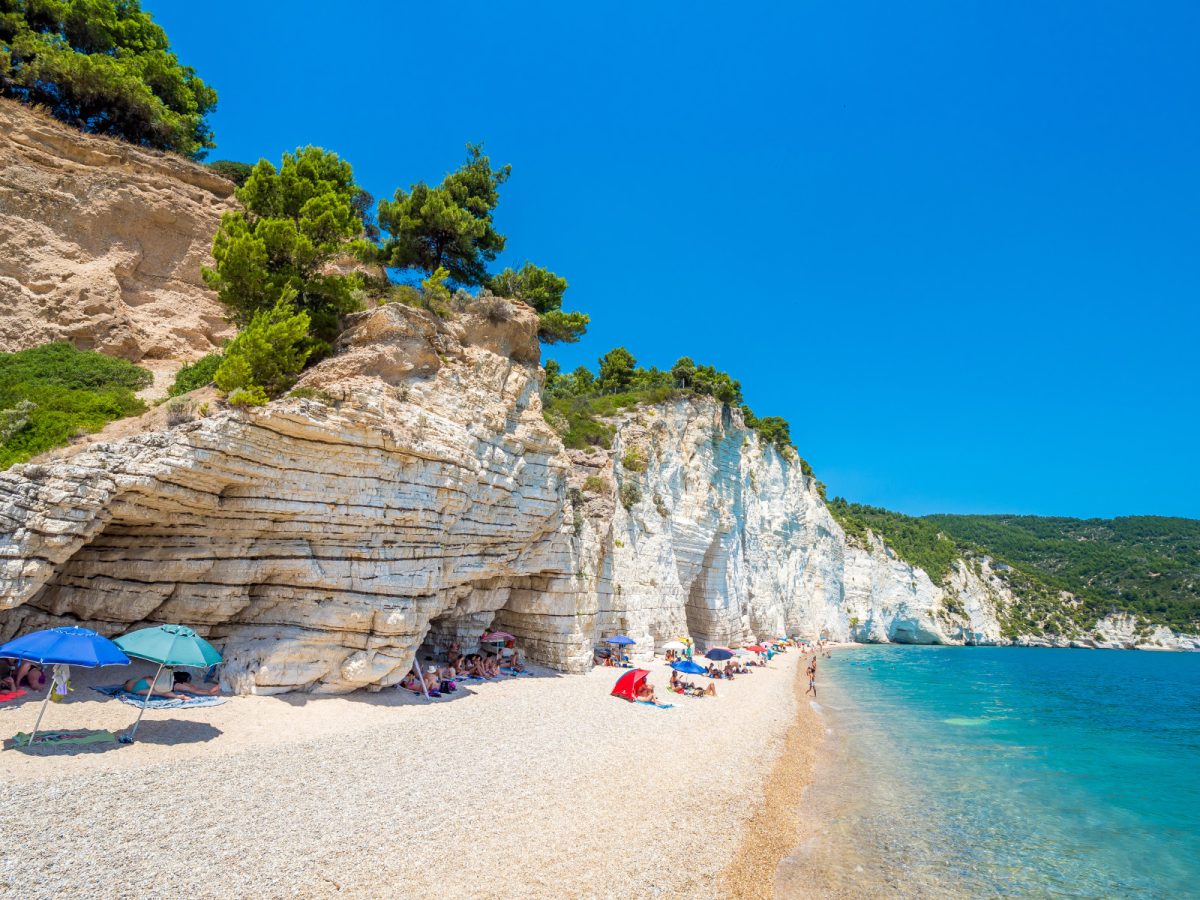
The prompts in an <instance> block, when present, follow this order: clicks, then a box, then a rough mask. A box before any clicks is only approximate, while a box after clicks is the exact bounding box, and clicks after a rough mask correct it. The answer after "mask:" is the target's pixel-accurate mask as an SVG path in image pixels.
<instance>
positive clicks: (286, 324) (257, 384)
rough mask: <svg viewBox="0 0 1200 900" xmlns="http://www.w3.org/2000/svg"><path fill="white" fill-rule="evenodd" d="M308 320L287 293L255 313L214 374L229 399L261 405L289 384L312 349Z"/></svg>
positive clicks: (242, 403) (236, 402) (218, 384)
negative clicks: (267, 307) (268, 308)
mask: <svg viewBox="0 0 1200 900" xmlns="http://www.w3.org/2000/svg"><path fill="white" fill-rule="evenodd" d="M308 323H309V317H308V313H306V312H297V311H296V308H295V307H294V306H292V304H291V302H290V298H289V297H287V296H285V297H283V298H281V299H280V300H278V301H277V302H276V303H275V306H274V307H273V308H272V309H270V310H264V311H261V312H257V313H255V314H254V318H253V319H252V320H251V322H250V324H249V325H248V326H246V328H245V330H244V331H242V333H241V334H239V335H238V336H237V337H236V338H234V339H233V342H232V343H230V345H229V346H228V348H226V351H225V358H224V360H222V362H221V364H220V366H218V367H217V371H216V375H215V376H214V380H215V381H216V383H217V387H218V388H220V389H221V390H222V391H224V392H225V393H226V394H228V395H229V398H228V399H229V402H230V403H233V404H234V405H260V404H261V403H266V402H267V400H268V399H269V398H271V397H277V396H279V395H280V394H282V393H283V392H284V391H286V390H287V389H288V388H290V387H291V386H292V384H293V383H294V382H295V380H296V377H297V376H298V375H299V374H300V371H301V370H302V369H303V368H304V362H305V360H306V359H308V355H309V353H310V352H311V350H312V346H311V344H310V342H309V340H308ZM235 392H236V399H235Z"/></svg>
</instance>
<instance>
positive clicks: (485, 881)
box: [0, 650, 820, 898]
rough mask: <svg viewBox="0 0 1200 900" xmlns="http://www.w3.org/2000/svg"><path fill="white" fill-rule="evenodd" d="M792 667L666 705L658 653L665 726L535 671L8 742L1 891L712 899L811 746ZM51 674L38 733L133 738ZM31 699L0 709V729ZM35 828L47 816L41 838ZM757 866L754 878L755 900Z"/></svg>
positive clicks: (82, 679) (785, 662) (656, 679)
mask: <svg viewBox="0 0 1200 900" xmlns="http://www.w3.org/2000/svg"><path fill="white" fill-rule="evenodd" d="M805 659H806V657H805V656H804V655H803V654H801V653H799V652H797V651H796V650H791V651H789V652H788V653H786V654H784V655H782V656H777V657H776V658H775V659H774V660H772V662H771V664H770V666H769V668H767V669H759V670H756V671H755V673H754V674H753V675H749V676H740V677H738V678H736V679H735V680H734V681H732V682H726V681H720V682H717V691H718V696H717V697H716V698H715V699H711V698H704V699H696V698H686V697H678V696H676V695H669V694H667V693H666V691H665V684H666V678H667V673H668V669H667V668H666V665H665V664H664V663H663V661H662V660H661V659H659V660H656V661H655V662H654V663H652V664H650V665H647V666H645V668H648V669H649V670H650V671H651V673H652V674H651V679H650V680H651V682H652V683H653V684H654V685H655V686H656V688H657V689H658V691H659V694H660V697H661V699H663V700H664V701H665V702H669V703H672V704H674V707H675V708H673V709H666V710H656V709H653V708H648V707H641V706H636V705H634V704H629V703H627V702H625V701H621V700H618V699H615V698H613V697H611V696H609V692H610V691H611V688H612V685H613V683H614V682H615V680H616V678H617V677H618V675H619V674H620V673H619V672H618V671H614V670H612V669H594V670H592V671H591V672H589V673H585V674H581V675H560V674H558V673H552V672H549V671H539V673H538V675H537V676H536V677H528V678H515V679H511V678H510V679H505V680H503V681H499V682H487V683H483V684H478V685H471V686H468V687H467V688H466V689H464V690H460V691H459V692H457V693H456V694H452V695H450V696H449V697H446V698H443V699H441V700H436V701H433V702H425V701H423V700H420V699H417V698H412V697H406V696H404V695H402V694H400V693H399V692H397V691H391V692H380V693H378V694H367V695H350V696H347V697H320V696H314V695H280V696H274V697H262V696H250V697H234V698H231V700H230V702H228V703H226V704H224V705H222V706H215V707H200V708H192V709H175V710H161V711H160V710H151V711H148V712H147V714H146V717H145V719H143V721H142V724H141V728H140V730H139V732H138V743H137V744H134V745H132V746H118V747H112V748H107V749H89V750H87V751H85V752H77V753H75V754H65V753H62V752H50V753H47V752H46V751H40V752H38V753H37V754H28V755H27V754H25V753H23V752H22V751H19V750H11V749H6V750H4V751H0V773H2V777H0V802H3V803H5V804H6V805H7V806H8V808H10V809H30V810H36V811H37V812H36V815H33V816H29V817H22V816H18V817H15V818H14V821H13V827H12V828H10V829H9V840H10V842H11V844H10V846H12V847H13V848H15V849H16V852H14V853H11V854H6V855H5V862H4V865H3V866H2V867H0V893H3V892H4V890H5V889H15V888H16V887H17V886H20V887H21V888H22V889H23V890H24V891H25V892H26V894H27V896H30V897H40V896H52V895H61V894H63V893H68V894H69V893H75V892H77V891H78V888H79V886H80V884H82V881H81V879H83V878H84V877H85V876H84V875H83V874H82V870H80V869H79V868H78V865H70V866H67V865H64V864H63V861H64V860H74V861H76V862H77V863H79V864H83V865H85V866H86V870H87V875H86V879H87V883H88V885H89V887H90V888H91V889H92V890H94V891H99V892H103V893H110V894H114V895H116V894H121V893H122V892H125V893H128V891H129V886H131V885H138V886H139V887H138V893H141V894H152V895H171V896H175V895H184V894H186V895H190V896H196V897H209V896H213V897H216V896H230V895H234V896H241V895H247V894H254V895H256V896H267V897H276V896H279V897H282V896H293V895H295V894H303V895H305V896H342V897H345V896H356V897H358V896H368V897H370V896H381V895H390V896H395V895H397V894H401V895H405V896H416V895H426V894H431V893H432V894H437V895H443V894H452V893H464V892H465V893H469V894H471V895H473V896H479V897H497V898H500V897H510V896H514V895H519V896H523V897H534V898H540V897H546V898H551V897H561V896H574V897H617V896H621V897H627V896H658V897H680V898H685V897H686V898H700V897H710V896H713V895H715V894H716V893H718V892H719V891H720V890H721V885H723V884H725V883H728V877H729V876H732V875H734V874H735V873H736V872H737V871H740V869H739V868H737V867H738V866H739V861H738V855H739V854H741V853H742V852H743V849H744V846H745V845H746V844H745V842H746V841H747V840H751V841H753V840H761V839H762V838H763V837H764V835H766V836H769V828H770V826H771V823H772V822H773V821H774V820H773V819H764V818H763V810H764V809H766V810H780V809H785V808H786V807H787V804H786V802H785V801H786V800H788V799H789V797H790V795H788V794H786V793H784V792H783V788H784V787H785V784H784V781H783V780H782V779H781V778H780V777H779V773H780V772H781V771H786V770H784V769H781V768H780V767H781V766H784V765H785V764H786V763H787V761H788V760H790V759H792V758H793V757H795V756H796V755H797V753H796V748H797V747H800V750H801V755H803V752H804V748H805V747H806V746H807V745H808V744H811V743H812V741H813V740H814V739H815V738H816V736H817V735H818V734H819V733H820V731H819V730H817V729H807V730H806V729H804V728H799V729H798V724H800V723H803V722H805V721H807V720H808V717H810V716H815V713H813V712H812V710H811V708H810V707H808V705H807V703H803V704H801V703H798V702H797V701H798V700H799V699H800V695H801V693H802V691H803V684H804V683H803V680H802V678H800V677H798V670H800V669H802V668H803V665H802V664H801V662H802V660H805ZM72 674H73V681H74V682H75V692H74V693H73V694H71V695H70V698H69V699H68V701H66V702H65V703H62V704H52V705H51V706H50V708H49V710H48V712H47V714H46V715H47V722H46V723H44V725H45V726H48V727H52V728H61V727H83V728H109V729H111V730H114V731H116V730H118V729H123V728H126V727H128V725H130V724H131V723H132V720H133V718H134V717H135V715H136V712H137V710H136V709H135V708H134V707H131V706H126V705H125V704H121V703H119V702H116V701H112V700H107V699H105V698H103V697H101V695H99V694H96V693H95V692H93V691H91V690H90V687H88V686H87V685H88V684H90V683H107V682H113V681H116V680H119V678H120V677H122V676H125V677H128V676H127V675H126V672H125V671H124V670H123V671H122V672H121V673H120V675H117V676H114V675H113V673H112V672H111V671H110V672H108V673H107V674H104V673H103V670H101V672H100V673H84V672H78V671H73V673H72ZM129 674H134V673H129ZM35 706H36V703H34V704H30V703H22V704H19V705H17V706H16V707H10V706H7V705H6V706H0V735H3V736H4V737H6V738H7V737H11V735H12V734H13V733H15V732H16V731H18V730H21V731H27V730H28V727H29V725H30V724H31V723H32V719H33V717H34V716H35V714H36V709H35ZM763 797H766V798H767V803H766V805H765V807H764V805H763V802H762V798H763ZM47 823H62V828H61V833H59V834H58V835H57V836H56V838H55V840H54V841H53V842H51V844H50V845H49V846H47V845H46V842H45V836H46V831H45V828H46V824H47ZM783 843H785V842H779V845H778V846H776V847H774V848H773V849H771V850H770V853H775V852H778V851H779V850H780V849H781V848H782V849H784V850H786V849H788V848H787V847H783ZM790 843H791V844H794V841H792V842H790ZM789 846H790V844H789ZM130 847H135V848H137V850H136V852H126V851H125V850H124V849H120V848H130ZM114 851H115V852H114ZM771 858H772V857H771V855H769V854H768V855H767V856H762V855H759V856H757V857H755V859H756V860H758V862H757V863H756V865H757V866H758V868H755V869H754V870H753V871H752V872H751V877H753V878H754V879H755V880H756V881H758V880H761V882H762V883H764V884H765V885H766V888H765V889H766V890H769V886H770V883H771V874H772V873H771V872H770V871H768V870H767V865H769V861H770V859H771ZM467 859H470V860H471V862H470V864H469V865H465V864H464V863H465V861H466V860H467ZM763 860H766V863H765V864H764V862H763ZM760 872H766V875H765V876H762V878H761V879H760V877H759V875H758V874H757V873H760ZM726 873H728V874H726ZM738 896H764V895H763V894H761V893H759V894H754V895H750V894H738Z"/></svg>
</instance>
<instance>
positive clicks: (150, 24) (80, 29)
mask: <svg viewBox="0 0 1200 900" xmlns="http://www.w3.org/2000/svg"><path fill="white" fill-rule="evenodd" d="M0 96H4V97H10V98H13V99H15V100H19V101H21V102H23V103H28V104H31V105H35V106H41V107H44V108H45V109H47V110H48V111H49V112H50V114H51V115H53V116H54V117H55V118H57V119H59V120H61V121H63V122H66V123H67V124H69V125H72V126H74V127H76V128H79V129H80V130H81V131H86V132H90V133H92V134H105V135H110V136H112V137H117V138H121V139H123V140H126V141H129V142H131V143H134V144H138V145H140V146H143V147H153V148H155V149H158V150H169V151H173V152H175V153H179V154H182V155H183V156H188V157H192V158H195V159H199V158H201V157H203V156H204V154H205V153H206V152H207V151H208V150H210V149H211V148H212V147H215V146H216V144H214V143H213V138H212V131H211V129H210V128H209V127H208V123H207V119H206V117H207V116H208V114H209V113H210V112H212V111H213V110H214V109H215V108H216V105H217V94H216V91H214V90H213V89H212V88H211V87H209V86H208V85H207V84H205V83H204V82H203V81H202V80H201V79H200V78H199V77H198V76H197V75H196V72H195V70H194V69H193V68H192V67H190V66H185V65H183V64H181V63H180V62H179V59H178V57H177V56H176V55H175V53H174V52H172V50H171V47H170V44H169V43H168V41H167V35H166V33H165V32H164V31H163V30H162V29H161V28H160V27H159V26H158V25H156V24H155V23H154V21H153V20H152V19H151V17H150V14H149V13H146V12H143V11H142V9H141V7H140V5H139V3H138V0H121V2H114V0H0Z"/></svg>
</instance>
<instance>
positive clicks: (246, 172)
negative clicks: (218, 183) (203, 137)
mask: <svg viewBox="0 0 1200 900" xmlns="http://www.w3.org/2000/svg"><path fill="white" fill-rule="evenodd" d="M206 165H207V166H208V167H209V168H210V169H212V170H213V171H214V172H216V173H217V174H218V175H220V176H221V177H222V178H228V179H229V180H230V181H232V182H233V183H234V184H236V185H237V186H238V187H241V186H242V185H243V184H245V183H246V179H247V178H249V177H250V174H251V173H252V172H253V171H254V166H252V165H250V163H244V162H235V161H234V160H232V159H218V160H214V161H213V162H210V163H206Z"/></svg>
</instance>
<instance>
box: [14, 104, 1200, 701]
mask: <svg viewBox="0 0 1200 900" xmlns="http://www.w3.org/2000/svg"><path fill="white" fill-rule="evenodd" d="M0 174H2V176H3V177H0V242H2V244H3V246H4V251H5V252H4V253H3V254H2V255H0V350H16V349H21V348H24V347H29V346H34V345H37V344H40V343H44V342H46V341H49V340H55V339H67V340H71V341H73V342H74V343H76V344H77V345H78V346H81V347H85V348H94V349H98V350H103V351H105V352H108V353H112V354H117V355H121V356H124V357H126V358H128V359H131V360H135V361H141V362H143V363H145V364H147V365H148V366H150V367H151V368H155V369H156V372H157V371H158V368H162V369H163V371H164V372H165V371H166V369H167V368H169V367H173V366H174V365H177V364H178V363H179V362H182V361H187V360H189V359H193V358H196V357H198V356H200V355H202V354H204V353H207V352H209V351H211V350H212V349H214V347H215V346H216V345H217V344H219V342H220V341H221V340H222V339H223V338H224V337H227V336H229V329H228V326H227V325H226V323H225V322H224V318H223V310H222V309H221V307H220V304H219V302H218V301H217V299H216V297H215V296H214V295H213V294H212V293H211V292H209V291H208V290H207V288H206V287H205V286H204V284H203V282H202V280H201V278H200V266H201V265H202V264H204V263H206V262H208V261H209V256H208V253H209V246H210V244H211V240H212V235H213V233H214V231H215V230H216V227H217V223H218V220H219V218H220V216H221V214H222V212H223V211H225V210H227V209H231V208H232V206H233V201H232V198H231V195H232V185H231V184H230V183H228V182H226V181H224V180H223V179H220V178H218V177H216V176H215V175H213V174H212V173H211V172H209V171H208V170H207V169H204V168H203V167H201V166H196V165H194V164H191V163H188V162H185V161H182V160H179V159H176V158H173V157H169V156H163V155H159V154H154V153H151V152H147V151H144V150H139V149H137V148H134V147H129V146H127V145H124V144H121V143H117V142H113V141H106V140H101V139H97V138H92V137H85V136H82V135H79V134H77V133H76V132H74V131H71V130H70V129H67V128H64V127H63V126H61V125H59V124H57V123H55V122H53V121H50V120H48V119H45V118H43V117H41V116H39V115H37V114H35V113H31V112H30V111H28V110H26V109H25V108H24V107H21V106H18V105H15V104H12V103H9V102H7V101H0ZM339 265H347V266H350V265H355V264H353V263H351V262H348V261H343V262H342V263H339ZM374 274H377V273H374ZM477 306H478V308H477V309H476V310H474V311H472V310H468V311H467V312H466V313H464V314H463V315H462V316H460V317H458V318H457V319H455V320H454V321H452V322H443V321H440V320H438V319H436V318H434V317H432V316H431V315H429V314H428V313H425V312H422V311H418V310H414V309H410V308H408V307H404V306H397V305H392V306H385V307H382V308H380V309H377V310H374V311H371V312H367V313H362V314H359V315H358V316H356V317H354V320H353V321H352V322H351V324H350V327H349V328H348V329H347V331H346V332H345V334H344V336H343V338H342V339H341V342H340V345H339V347H338V348H337V349H338V353H337V355H335V356H333V357H331V358H330V359H328V360H326V361H324V362H322V363H321V364H320V365H318V366H316V367H314V368H313V369H312V370H310V371H309V372H307V373H306V374H305V376H304V379H303V381H302V382H301V384H300V385H299V387H302V388H308V389H309V390H308V391H307V392H303V391H302V392H301V395H300V396H299V397H293V398H290V399H286V398H285V399H282V400H278V401H276V402H274V403H271V404H270V405H268V406H266V407H264V408H262V409H259V410H252V411H236V410H231V409H227V408H224V407H223V406H222V405H221V404H220V402H219V401H218V400H217V399H216V398H215V397H214V396H213V395H212V394H211V393H209V394H206V395H204V396H203V397H196V398H194V399H193V401H192V412H191V413H190V414H182V415H180V414H177V413H176V412H174V411H172V410H167V409H165V408H162V409H159V410H155V411H152V412H150V413H147V415H146V416H144V417H143V418H142V420H141V421H138V422H135V421H131V420H125V421H123V422H119V423H114V424H113V425H112V426H110V428H108V429H106V430H105V432H102V433H101V434H100V435H99V436H96V437H94V438H93V439H90V440H89V441H87V442H85V443H80V444H77V445H76V446H73V447H70V448H64V449H63V450H60V451H56V452H55V453H52V454H50V455H49V456H48V459H47V461H45V462H43V463H38V464H28V465H24V466H16V467H14V468H12V469H11V470H9V471H8V472H3V473H0V639H7V638H9V637H11V636H12V635H14V634H16V633H18V632H22V631H27V630H31V629H34V628H38V627H45V626H48V625H52V624H59V623H84V624H87V625H89V626H91V627H93V628H96V629H97V630H99V631H102V632H104V633H108V634H117V633H121V632H124V631H126V630H128V629H129V628H130V627H135V626H139V625H142V624H150V623H159V622H181V623H184V624H188V625H191V626H193V627H195V628H197V629H198V630H199V631H201V632H202V633H204V634H206V635H207V636H208V637H209V638H210V639H211V640H213V641H214V642H215V643H217V644H218V645H219V646H220V647H221V648H222V650H223V652H224V654H225V657H226V660H227V665H226V666H225V667H224V670H223V678H224V680H225V682H226V684H227V686H228V687H230V688H232V689H235V690H239V691H257V692H274V691H284V690H309V691H318V692H343V691H350V690H354V689H356V688H361V687H367V688H372V689H378V688H380V687H383V686H386V685H390V684H394V683H396V682H397V681H398V680H400V679H401V678H402V677H403V676H404V674H405V673H406V672H407V671H409V669H410V668H411V666H412V664H413V662H414V659H419V658H422V657H423V656H424V655H425V654H426V653H431V652H436V651H439V650H441V649H444V648H445V647H446V646H447V645H448V644H449V643H450V642H451V641H458V642H460V643H462V644H463V645H464V648H466V649H473V648H474V647H475V646H476V645H477V643H478V638H479V636H480V634H481V633H482V632H483V630H484V629H485V628H491V627H495V628H500V629H503V630H505V631H509V632H511V633H512V634H514V635H516V636H517V638H518V640H519V643H520V646H521V648H522V649H523V650H524V652H525V653H526V654H527V655H528V656H529V657H530V658H532V659H534V660H537V661H540V662H544V663H547V664H549V665H552V666H557V667H559V668H562V669H567V670H578V669H582V668H584V667H586V666H589V665H590V664H591V662H592V659H593V654H594V650H595V648H596V646H597V644H598V643H599V642H601V641H602V639H603V638H605V637H609V636H612V635H613V634H615V633H617V632H623V633H626V634H628V635H630V636H631V637H633V638H634V639H635V640H636V641H637V643H636V644H635V645H634V648H633V649H634V653H633V656H634V657H635V658H638V657H643V656H646V655H648V654H649V653H651V652H652V651H653V649H654V648H655V647H656V646H657V645H659V644H661V643H663V642H665V641H667V640H670V639H673V638H675V637H679V636H683V635H689V636H691V637H693V638H694V639H695V640H696V641H697V642H698V643H699V644H700V645H701V646H706V645H712V644H732V645H735V646H736V645H738V644H745V643H748V642H750V641H751V639H763V638H766V637H768V636H772V635H776V634H778V633H781V632H786V633H788V634H800V635H804V636H808V637H813V638H816V637H826V638H832V639H836V640H847V639H853V640H859V641H895V642H903V643H1002V642H1005V639H1004V638H1003V637H1002V629H1001V625H1000V622H1001V619H1002V618H1003V613H1004V611H1005V610H1006V609H1007V608H1008V607H1009V606H1011V605H1012V604H1014V603H1019V602H1020V600H1019V598H1017V597H1016V596H1014V595H1013V593H1012V591H1011V590H1010V589H1009V586H1008V582H1007V581H1006V579H1005V578H1004V577H1002V575H1001V574H1000V573H998V572H997V571H995V570H993V569H992V568H991V566H990V563H989V561H988V560H986V559H985V560H973V561H972V563H971V564H970V565H968V564H967V563H965V562H960V563H959V564H958V565H957V567H956V568H955V569H954V571H952V572H951V573H950V574H949V576H948V577H947V578H946V580H945V582H944V583H942V584H934V583H933V582H932V581H931V580H930V578H929V577H928V575H926V573H925V572H923V571H921V570H920V569H916V568H914V567H912V566H910V565H908V564H907V563H905V562H903V561H902V560H899V559H897V558H896V557H895V555H894V554H893V553H892V552H891V551H890V550H889V549H888V548H887V547H886V546H885V545H884V544H883V543H882V542H881V541H879V540H878V539H876V538H874V537H870V538H869V539H868V541H867V542H866V543H865V544H863V545H856V544H854V543H851V542H849V541H848V540H847V538H846V535H845V534H844V533H843V531H842V529H841V528H840V527H839V526H838V524H837V523H836V522H835V521H834V520H833V518H832V517H831V516H830V514H829V511H828V510H827V508H826V506H825V504H824V502H823V500H822V498H821V496H820V495H819V493H818V489H817V485H816V483H815V482H814V481H813V480H812V479H811V478H809V477H807V476H805V475H804V474H803V472H802V471H801V467H800V466H799V465H798V464H797V463H796V461H795V460H794V459H789V458H787V457H785V456H784V455H783V454H781V453H780V452H779V451H778V450H776V449H775V448H773V447H770V446H766V445H764V444H763V443H762V442H761V441H760V440H759V439H758V437H757V435H756V434H755V433H754V432H752V431H750V430H748V429H746V428H745V426H744V424H743V422H742V419H741V416H740V414H739V413H738V412H736V411H732V410H730V409H728V408H724V407H722V406H720V405H719V404H716V403H714V402H712V401H701V400H680V401H676V402H672V403H667V404H663V405H660V406H656V407H643V408H639V409H637V410H634V411H632V412H627V413H625V414H623V415H622V416H621V417H620V418H619V419H618V420H617V421H615V423H614V424H615V425H616V439H615V443H614V446H613V448H612V449H611V450H595V451H592V452H584V451H578V450H571V451H567V450H564V449H563V446H562V443H561V442H560V440H559V438H558V436H557V435H556V434H555V433H554V432H553V431H552V430H551V429H550V427H549V426H548V425H547V424H546V422H545V420H544V418H543V416H542V409H541V398H540V388H541V377H542V373H541V370H540V368H539V345H538V341H537V317H536V315H535V314H534V313H533V311H532V310H530V309H529V308H528V307H525V306H523V305H521V304H512V305H511V306H510V308H508V309H507V311H506V310H505V309H504V308H503V305H502V304H501V305H500V306H498V305H497V304H495V303H491V304H486V305H483V304H478V305H477ZM156 365H157V368H156ZM159 374H162V372H159ZM302 398H304V399H302ZM314 398H315V399H314ZM202 401H203V402H202ZM209 407H211V414H208V413H209ZM202 412H203V413H204V414H203V415H202V414H201V413H202ZM180 419H183V420H184V421H179V420H180ZM1063 599H1064V602H1069V601H1070V598H1069V597H1068V598H1063ZM1019 642H1021V643H1046V641H1044V640H1043V639H1041V638H1037V637H1029V638H1023V639H1021V640H1020V641H1019ZM1073 643H1074V644H1075V645H1078V646H1106V647H1107V646H1113V647H1135V646H1136V647H1142V648H1146V649H1198V648H1200V639H1197V638H1194V637H1189V636H1187V635H1177V634H1173V633H1172V632H1170V631H1169V630H1167V629H1164V628H1157V629H1154V628H1149V627H1146V626H1144V625H1142V624H1141V623H1139V622H1137V621H1135V620H1133V619H1130V618H1128V617H1110V618H1109V619H1106V620H1104V621H1102V622H1100V623H1098V624H1097V626H1096V629H1095V631H1094V633H1093V634H1092V635H1091V636H1090V637H1088V638H1084V639H1076V640H1075V641H1074V642H1073ZM1058 644H1059V645H1065V644H1066V642H1065V641H1059V642H1058Z"/></svg>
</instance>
